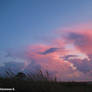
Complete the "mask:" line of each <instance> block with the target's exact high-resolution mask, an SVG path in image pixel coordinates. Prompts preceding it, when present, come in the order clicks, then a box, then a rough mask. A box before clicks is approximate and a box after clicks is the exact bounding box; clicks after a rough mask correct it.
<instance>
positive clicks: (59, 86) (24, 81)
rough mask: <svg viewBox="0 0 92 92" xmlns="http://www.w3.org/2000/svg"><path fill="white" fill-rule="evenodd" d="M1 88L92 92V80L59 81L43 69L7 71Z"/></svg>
mask: <svg viewBox="0 0 92 92" xmlns="http://www.w3.org/2000/svg"><path fill="white" fill-rule="evenodd" d="M0 88H15V91H7V92H92V82H57V81H56V78H52V79H51V78H50V76H49V74H48V72H46V73H45V74H43V73H42V72H41V71H39V73H37V74H24V73H22V72H20V73H18V74H17V75H14V74H13V73H12V72H6V77H0ZM3 92H4V91H3Z"/></svg>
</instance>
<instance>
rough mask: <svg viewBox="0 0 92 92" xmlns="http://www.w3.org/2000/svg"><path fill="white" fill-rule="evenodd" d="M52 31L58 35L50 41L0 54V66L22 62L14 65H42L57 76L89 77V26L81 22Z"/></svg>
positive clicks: (91, 37) (91, 77) (91, 73)
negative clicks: (11, 52)
mask: <svg viewBox="0 0 92 92" xmlns="http://www.w3.org/2000/svg"><path fill="white" fill-rule="evenodd" d="M56 35H58V38H55V39H53V40H52V41H50V44H42V43H39V44H34V45H29V46H27V47H26V48H25V50H24V51H23V52H21V51H20V55H19V54H18V55H16V54H13V55H12V56H11V55H10V56H9V55H8V54H7V53H5V54H0V61H2V62H1V63H2V64H4V66H3V67H6V65H7V64H10V65H11V66H12V65H14V64H15V63H13V62H17V63H20V62H21V63H23V66H18V69H19V67H20V70H22V71H29V72H30V71H35V70H38V69H42V70H43V71H44V70H48V71H50V72H51V73H53V76H56V77H57V78H58V80H78V81H82V80H85V81H87V80H92V68H91V67H92V29H91V28H89V27H88V26H87V27H86V26H82V25H81V26H78V27H72V28H69V29H68V28H66V29H64V30H60V31H59V34H56ZM16 52H17V51H16ZM18 52H19V51H18ZM18 52H17V53H18ZM19 65H21V64H19ZM16 68H17V65H16ZM12 69H13V67H12ZM85 74H86V75H85Z"/></svg>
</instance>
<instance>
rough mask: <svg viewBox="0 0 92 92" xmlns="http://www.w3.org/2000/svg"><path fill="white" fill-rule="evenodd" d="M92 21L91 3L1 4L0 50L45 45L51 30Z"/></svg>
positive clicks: (12, 0)
mask: <svg viewBox="0 0 92 92" xmlns="http://www.w3.org/2000/svg"><path fill="white" fill-rule="evenodd" d="M89 21H92V0H0V50H3V49H7V48H19V47H22V46H26V45H29V44H34V43H39V42H44V41H43V40H41V39H44V37H51V36H55V34H54V30H56V29H58V28H61V27H64V26H69V25H70V26H71V25H73V24H78V23H86V22H89Z"/></svg>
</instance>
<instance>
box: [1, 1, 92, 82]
mask: <svg viewBox="0 0 92 92" xmlns="http://www.w3.org/2000/svg"><path fill="white" fill-rule="evenodd" d="M91 25H92V0H0V69H1V71H4V70H5V69H7V68H8V67H11V69H12V70H14V71H18V70H20V71H25V72H27V71H36V70H37V69H42V70H48V71H49V72H50V73H51V74H52V75H53V76H56V77H57V78H58V80H64V81H66V80H78V81H89V80H92V68H91V67H92V50H91V47H92V27H91ZM57 67H58V68H57ZM85 74H86V76H85Z"/></svg>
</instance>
